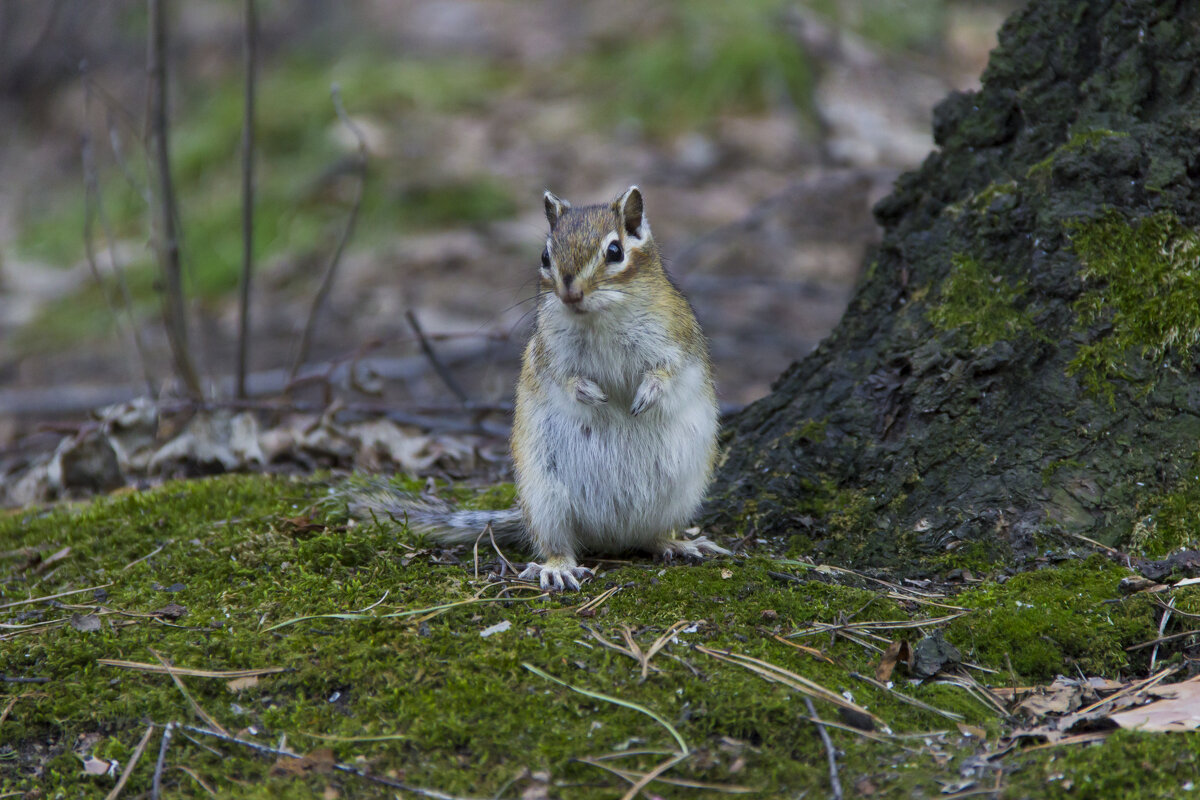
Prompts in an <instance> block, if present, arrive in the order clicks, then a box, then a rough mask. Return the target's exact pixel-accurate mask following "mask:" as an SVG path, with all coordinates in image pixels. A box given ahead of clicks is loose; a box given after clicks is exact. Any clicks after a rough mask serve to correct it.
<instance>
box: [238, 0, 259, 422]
mask: <svg viewBox="0 0 1200 800" xmlns="http://www.w3.org/2000/svg"><path fill="white" fill-rule="evenodd" d="M244 27H245V31H244V37H245V38H244V40H243V42H244V48H243V49H244V50H245V54H246V88H245V109H244V110H243V113H242V285H241V292H240V294H239V296H238V345H237V393H236V394H237V397H238V398H239V399H245V397H246V360H247V352H246V351H247V349H248V348H249V343H250V277H251V275H252V274H253V272H254V84H255V78H256V70H257V61H258V15H257V13H256V11H255V8H254V0H245V25H244Z"/></svg>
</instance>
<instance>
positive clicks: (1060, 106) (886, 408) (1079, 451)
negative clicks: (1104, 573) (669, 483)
mask: <svg viewBox="0 0 1200 800" xmlns="http://www.w3.org/2000/svg"><path fill="white" fill-rule="evenodd" d="M1198 72H1200V4H1197V3H1192V2H1187V1H1186V0H1178V1H1174V0H1159V1H1158V2H1154V1H1153V0H1119V1H1116V2H1114V1H1112V0H1107V1H1103V0H1041V1H1040V2H1033V3H1030V5H1029V6H1028V8H1026V9H1025V10H1023V11H1021V12H1018V13H1017V14H1015V15H1013V16H1012V17H1011V18H1010V19H1009V20H1008V21H1007V22H1006V23H1005V25H1004V27H1003V29H1002V30H1001V33H1000V45H999V47H998V48H997V49H996V50H995V51H994V52H993V53H992V56H991V59H990V62H989V65H988V68H987V70H986V72H985V73H984V76H983V86H982V88H981V89H980V90H979V91H978V92H967V93H954V94H952V95H950V96H949V97H948V98H946V99H945V100H944V101H943V102H942V103H941V104H940V105H939V106H938V107H937V109H936V110H935V112H934V121H933V125H934V139H935V142H936V144H937V145H938V147H939V149H938V150H937V151H935V152H934V153H932V154H931V155H930V156H929V157H928V158H927V159H926V161H925V163H924V164H923V165H922V166H921V168H920V169H919V170H917V171H916V172H913V173H909V174H907V175H904V176H902V177H901V178H900V179H899V180H898V181H897V183H896V186H895V190H894V191H893V193H892V194H891V195H890V196H889V197H887V198H886V199H884V200H883V201H882V202H880V203H879V205H878V206H877V207H876V209H875V214H876V217H877V219H878V220H879V221H880V223H881V224H882V225H883V226H884V229H885V234H884V238H883V242H882V244H881V246H880V249H879V251H878V253H877V254H876V256H875V257H874V259H873V260H872V261H871V262H870V263H869V264H868V266H867V269H866V270H865V271H864V277H863V279H862V281H861V283H860V285H859V287H858V289H857V290H856V294H855V297H854V299H853V300H852V302H851V304H850V307H849V309H848V311H847V312H846V315H845V317H844V318H843V320H842V321H841V323H839V325H838V327H837V328H836V330H835V331H834V332H833V333H832V334H831V335H830V337H829V338H828V339H827V340H826V341H825V342H823V343H822V344H821V345H820V346H819V347H818V348H817V350H816V351H814V352H813V353H812V354H811V355H810V356H808V357H807V358H805V359H804V360H802V361H800V362H798V363H796V364H793V365H792V366H791V367H790V368H789V369H788V370H787V371H786V372H785V373H784V374H783V375H782V376H781V377H780V378H779V379H778V381H777V382H776V384H775V386H774V391H773V393H772V394H771V395H769V396H768V397H766V398H764V399H763V400H761V401H759V402H757V403H755V404H753V405H752V406H750V407H749V408H747V409H746V410H745V411H744V412H743V413H742V414H741V415H740V416H739V417H738V418H737V419H736V420H735V421H734V422H733V423H732V424H731V425H730V426H729V428H728V430H727V431H726V434H725V445H726V450H725V454H724V456H723V461H722V462H721V464H720V466H719V469H718V475H717V479H716V481H715V484H714V488H713V491H712V493H711V495H710V499H709V501H708V503H707V506H706V511H705V517H706V519H705V521H706V522H707V524H708V525H710V526H713V527H715V528H717V529H723V530H725V531H727V532H736V533H738V534H740V535H743V536H744V535H748V534H752V533H757V534H758V536H760V537H775V538H777V539H780V540H783V539H787V540H788V541H789V546H790V548H791V552H793V553H795V554H809V555H815V556H818V557H821V558H825V559H830V560H834V561H836V562H839V563H843V564H849V565H855V566H860V567H876V568H886V569H888V570H890V571H893V572H897V573H901V574H918V573H936V572H938V571H940V570H943V569H948V568H949V567H951V566H952V565H955V564H958V565H960V566H961V565H962V564H963V563H970V564H974V565H981V566H983V567H986V565H990V564H996V563H998V562H999V563H1007V564H1010V565H1011V564H1014V563H1016V564H1020V563H1022V562H1025V563H1029V562H1032V561H1033V560H1035V559H1036V558H1038V557H1039V556H1043V555H1044V554H1045V552H1046V551H1047V549H1050V550H1057V551H1059V552H1063V551H1065V549H1066V543H1070V544H1072V545H1074V546H1078V545H1079V544H1080V541H1081V540H1080V539H1079V537H1080V536H1086V537H1089V538H1092V539H1097V540H1100V541H1103V542H1105V543H1106V544H1116V545H1120V546H1128V547H1135V546H1136V547H1142V548H1143V549H1145V550H1147V551H1150V550H1153V549H1155V547H1158V548H1160V549H1161V548H1165V547H1167V546H1168V544H1169V542H1167V541H1166V540H1165V539H1163V538H1162V536H1161V535H1160V534H1161V533H1162V530H1160V527H1161V526H1159V522H1160V520H1158V517H1157V516H1156V515H1157V514H1159V513H1160V512H1163V511H1164V509H1167V508H1174V507H1175V506H1177V505H1179V503H1180V502H1181V499H1186V498H1188V497H1190V496H1191V495H1189V494H1188V492H1193V493H1195V492H1200V490H1198V489H1197V488H1196V487H1195V484H1197V483H1198V482H1200V480H1198V479H1197V477H1196V476H1197V473H1198V470H1197V463H1198V462H1197V446H1198V445H1200V371H1198V369H1197V367H1198V360H1197V358H1198V355H1200V347H1197V346H1196V345H1197V342H1198V341H1200V260H1198V259H1200V237H1198V236H1197V234H1196V232H1195V228H1196V226H1197V224H1200V197H1198V193H1197V190H1196V187H1195V181H1196V179H1197V178H1198V177H1200V123H1198V122H1197V120H1200V75H1198V74H1197V73H1198ZM1196 499H1197V500H1200V495H1197V496H1196ZM1164 513H1165V512H1164ZM1172 513H1175V512H1172ZM1180 513H1182V512H1180ZM1178 516H1179V514H1176V517H1178ZM1156 526H1157V527H1156ZM1195 530H1196V531H1197V532H1200V525H1198V526H1196V528H1195ZM1135 533H1136V534H1137V535H1136V536H1131V534H1135ZM1156 537H1157V539H1156ZM964 556H969V558H968V559H967V560H966V561H964Z"/></svg>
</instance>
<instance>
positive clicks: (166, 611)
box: [150, 603, 187, 619]
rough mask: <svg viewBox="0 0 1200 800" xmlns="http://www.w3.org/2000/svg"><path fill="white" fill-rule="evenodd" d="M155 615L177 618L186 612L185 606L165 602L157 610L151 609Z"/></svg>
mask: <svg viewBox="0 0 1200 800" xmlns="http://www.w3.org/2000/svg"><path fill="white" fill-rule="evenodd" d="M150 613H151V614H153V615H154V616H156V617H164V618H166V619H179V618H180V617H182V616H183V615H184V614H186V613H187V608H185V607H184V606H181V605H179V603H167V604H166V605H165V606H163V607H162V608H160V609H159V610H158V611H151V612H150Z"/></svg>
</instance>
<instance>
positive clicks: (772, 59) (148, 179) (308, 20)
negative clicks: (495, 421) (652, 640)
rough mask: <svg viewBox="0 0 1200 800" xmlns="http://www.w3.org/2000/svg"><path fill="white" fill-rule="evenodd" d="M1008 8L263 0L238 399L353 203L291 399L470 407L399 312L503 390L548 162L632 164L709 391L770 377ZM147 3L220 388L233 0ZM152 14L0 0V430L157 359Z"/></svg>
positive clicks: (299, 326) (874, 236) (763, 382)
mask: <svg viewBox="0 0 1200 800" xmlns="http://www.w3.org/2000/svg"><path fill="white" fill-rule="evenodd" d="M1017 5H1018V3H1017V2H1014V1H1013V0H997V1H996V2H988V1H985V0H806V1H805V0H802V1H797V0H791V1H788V2H784V1H781V0H739V1H738V2H732V0H687V1H686V2H685V1H684V0H678V1H677V2H668V1H666V0H662V1H660V2H631V0H589V2H586V3H575V2H567V0H522V1H521V2H517V0H438V1H434V0H424V1H421V0H386V1H385V0H362V1H361V2H355V3H328V2H322V1H321V0H288V1H286V2H285V1H284V0H275V1H273V0H259V2H258V3H257V4H256V6H257V10H258V17H259V20H258V21H259V31H260V32H259V52H258V64H259V73H258V83H257V102H256V119H257V131H256V143H257V161H256V178H255V182H256V195H255V199H256V208H255V216H254V246H253V254H254V259H255V273H254V284H253V294H252V302H251V321H250V325H251V332H252V336H251V338H250V349H249V369H250V372H251V373H252V375H251V379H250V384H249V385H250V386H251V388H252V394H257V395H258V396H259V397H278V396H279V394H280V392H281V390H282V388H283V387H284V385H285V384H286V383H287V372H288V368H289V366H290V365H291V363H292V361H293V360H294V358H295V356H296V350H297V346H298V339H299V336H300V332H301V331H302V330H303V328H304V326H305V323H306V320H307V319H308V317H309V315H310V308H311V306H312V304H313V297H314V294H315V292H316V291H317V287H318V285H319V283H320V281H321V279H322V276H323V275H324V273H325V271H326V269H327V267H328V264H329V262H330V260H331V258H332V255H333V253H334V251H335V250H336V249H337V244H338V241H339V238H340V237H341V236H342V234H343V231H344V230H345V228H346V225H347V220H348V219H349V217H350V216H351V215H352V214H353V215H354V230H353V234H352V236H351V237H350V239H349V241H348V245H347V247H346V249H345V251H344V253H343V255H342V257H341V259H340V262H339V264H338V267H337V270H336V274H335V275H334V277H333V281H332V284H331V287H332V288H331V292H330V294H329V296H328V298H327V302H326V303H325V304H324V307H323V309H322V310H321V311H320V312H319V313H318V315H317V316H316V318H315V319H314V321H313V323H312V325H313V331H314V335H313V340H312V347H311V352H310V353H309V354H308V357H307V359H306V363H307V364H308V365H309V366H308V367H306V370H310V371H311V370H316V371H317V372H318V373H320V374H321V375H324V376H326V377H330V376H333V377H330V380H327V381H324V382H323V385H316V384H322V381H316V382H313V383H312V384H310V385H307V386H301V387H293V391H292V392H290V394H289V396H290V397H292V398H297V397H303V396H304V393H305V392H308V393H309V395H308V396H309V397H310V399H313V401H314V402H318V401H319V402H326V401H328V400H329V399H330V398H331V397H335V396H336V397H338V398H342V399H343V400H344V401H345V402H352V401H353V400H354V399H355V398H359V399H361V397H370V398H373V402H377V403H381V404H385V405H387V406H389V407H393V408H398V409H404V408H413V409H421V408H425V410H426V411H428V409H429V407H437V406H438V405H440V404H447V403H449V404H454V403H457V402H458V401H457V400H455V399H454V395H453V394H452V393H451V392H450V390H449V389H448V388H447V385H446V382H445V381H444V380H443V379H441V378H439V377H438V376H437V375H436V370H435V369H434V368H433V364H432V362H430V361H429V359H428V358H427V357H426V356H425V355H423V354H422V351H421V349H420V347H419V342H418V340H417V338H416V336H415V335H414V331H413V328H412V326H411V325H410V323H409V321H408V320H407V319H406V312H410V311H411V312H413V314H415V316H416V317H417V318H418V319H419V321H420V324H421V328H422V329H423V330H424V331H425V333H426V334H427V338H428V343H429V344H430V345H431V346H432V347H433V348H434V349H435V350H436V351H437V353H438V354H439V357H440V359H441V361H442V362H444V365H445V367H446V368H447V369H448V370H449V371H450V372H451V373H452V375H453V379H454V380H455V381H457V383H458V384H459V386H460V388H461V391H462V392H463V393H464V394H465V395H466V396H467V397H468V398H469V400H470V401H471V403H473V404H477V405H479V406H481V407H483V406H486V405H488V404H498V405H499V406H500V407H501V409H502V407H503V404H505V403H508V402H509V401H510V400H511V391H512V385H513V381H514V379H515V375H516V371H517V369H518V367H519V353H520V346H521V343H522V341H523V339H524V337H525V336H526V335H527V332H528V325H529V321H530V314H531V312H532V310H533V308H532V303H531V302H529V298H530V297H531V296H532V294H533V291H534V286H535V274H536V268H537V263H538V257H539V254H540V252H541V248H542V241H543V239H544V236H545V221H544V218H543V216H542V202H541V193H542V191H543V189H546V188H550V189H552V190H553V191H554V192H556V193H557V194H559V195H560V196H562V197H564V198H567V199H569V200H571V201H572V202H574V203H577V204H578V203H593V202H602V201H608V200H611V199H612V198H614V197H615V196H617V195H618V194H619V193H620V192H621V191H622V190H624V189H625V188H626V187H627V186H628V185H630V184H632V183H637V184H639V185H640V186H641V187H642V189H643V191H644V193H645V196H646V198H647V213H648V216H649V218H650V220H651V221H652V223H653V226H654V231H655V234H656V238H657V239H658V241H659V244H660V247H661V248H662V249H663V251H664V254H665V256H666V258H667V261H668V266H669V268H670V269H671V271H672V273H673V275H674V277H675V278H676V279H677V281H678V282H679V283H680V285H681V286H682V287H683V289H684V290H685V292H686V293H687V294H688V295H689V297H690V299H691V300H692V302H693V304H694V305H695V307H696V310H697V314H698V316H699V318H700V321H701V324H702V325H703V326H704V329H705V331H706V332H707V334H708V336H709V338H710V340H711V342H712V352H713V358H714V362H715V365H716V372H717V382H718V389H719V394H720V398H721V401H722V402H723V403H724V404H725V405H726V406H727V407H729V408H734V407H737V406H739V405H741V404H744V403H747V402H750V401H752V400H754V399H755V398H757V397H760V396H762V395H764V394H765V393H767V392H768V391H769V388H770V383H771V381H772V379H773V378H774V377H775V376H776V375H778V374H779V373H780V372H781V371H782V370H783V369H784V368H786V367H787V366H788V364H790V363H791V362H792V361H794V360H796V359H798V358H800V357H802V356H804V355H805V354H806V353H807V352H808V351H810V350H811V349H812V348H813V347H814V346H815V345H816V343H817V342H818V341H819V340H820V339H821V338H822V337H823V336H824V335H826V334H827V333H828V332H829V331H830V330H831V329H832V327H833V325H834V324H835V323H836V322H837V320H838V319H839V317H840V316H841V314H842V311H843V310H844V308H845V306H846V303H847V300H848V298H849V294H850V291H851V289H852V287H853V284H854V281H855V279H856V277H857V275H858V272H859V270H860V268H861V267H862V265H863V263H864V259H865V258H866V257H867V256H868V254H869V252H870V249H871V247H872V246H873V245H874V243H875V242H876V241H877V240H878V231H877V228H876V226H875V223H874V221H873V219H872V217H871V214H870V209H871V206H872V205H873V204H874V203H875V202H876V201H877V200H879V199H880V198H881V197H882V196H884V195H885V194H886V193H887V192H888V190H889V187H890V185H891V183H892V181H893V180H894V179H895V177H896V176H897V175H898V174H899V173H900V172H901V171H904V170H907V169H911V168H913V167H914V166H916V165H917V164H918V163H919V162H920V161H921V160H922V159H923V158H924V157H925V155H926V154H927V153H928V152H929V150H930V149H931V148H932V141H931V138H930V134H929V129H930V111H931V108H932V106H933V105H934V104H935V103H936V102H937V101H938V100H940V99H941V98H942V97H943V96H944V95H945V94H946V93H947V92H948V91H950V90H952V89H969V88H972V87H974V86H976V85H977V83H978V79H979V75H980V73H981V71H982V69H983V67H984V65H985V64H986V60H987V54H988V51H989V50H990V49H991V48H992V47H993V46H994V44H995V38H996V31H997V29H998V27H999V25H1000V23H1001V22H1002V21H1003V19H1004V17H1005V16H1006V15H1007V14H1008V13H1009V12H1011V11H1012V10H1014V9H1015V7H1016V6H1017ZM166 9H167V11H168V15H167V22H168V29H169V36H170V39H169V44H168V48H167V56H168V58H167V66H168V72H169V84H168V89H169V92H168V97H169V120H170V146H171V151H172V158H171V167H172V172H173V177H174V179H175V181H176V190H177V194H178V214H177V217H178V222H179V225H180V229H181V253H182V264H183V270H184V288H185V292H186V298H187V308H188V312H189V315H190V316H189V325H190V335H191V346H192V350H193V355H194V358H195V361H196V362H197V365H198V370H199V372H200V373H201V375H202V377H203V378H204V381H205V391H206V394H207V396H208V397H209V398H213V399H219V398H222V397H228V396H229V395H230V391H231V390H230V383H229V380H230V378H231V376H232V375H233V373H234V369H235V360H236V359H235V352H236V342H237V336H238V315H237V287H238V281H239V274H240V270H241V264H242V236H241V161H240V150H239V148H240V137H241V128H242V118H243V117H242V111H243V81H244V75H245V63H244V53H243V5H242V3H240V2H230V1H219V0H200V1H198V2H197V1H192V2H186V3H184V2H168V3H166ZM148 27H149V22H148V13H147V3H146V2H144V1H138V0H106V1H105V2H96V0H43V1H42V2H32V0H0V115H2V119H3V120H4V124H3V125H2V126H0V176H2V179H0V446H12V445H13V443H14V442H18V441H21V440H23V437H28V436H29V435H30V434H31V432H32V431H35V430H36V425H37V424H39V423H45V422H47V421H53V420H59V421H63V420H68V421H69V420H71V419H75V418H81V417H84V416H86V415H87V414H88V412H89V411H91V410H93V409H95V408H97V407H99V406H102V405H105V404H108V403H115V402H118V401H122V400H126V399H128V398H131V397H134V396H137V395H144V394H146V393H147V392H148V391H150V390H152V391H153V392H154V393H158V392H167V393H168V394H169V393H170V392H171V391H172V386H174V385H176V384H175V383H174V382H173V379H172V370H171V362H170V358H169V350H168V348H167V345H166V339H165V336H164V333H163V328H162V323H161V312H160V305H161V300H160V288H161V287H160V278H159V274H160V273H159V269H158V266H157V263H156V260H155V250H154V247H153V246H152V239H151V235H152V230H153V227H152V218H153V214H152V210H153V208H154V207H155V204H156V202H157V198H156V194H155V193H156V186H155V183H154V180H153V177H154V172H153V166H152V164H153V162H152V158H151V153H149V152H148V149H147V141H148V133H147V132H148V127H147V107H148V106H147V97H148V92H147V34H148ZM334 83H336V84H337V85H338V86H339V87H340V95H341V100H342V103H343V105H344V107H345V110H346V114H347V115H348V117H349V119H350V120H351V121H352V122H353V124H354V127H355V129H357V132H358V133H359V134H360V135H361V138H362V140H363V141H364V142H365V146H366V151H367V165H366V170H365V183H363V184H362V186H361V193H362V194H361V206H360V207H359V208H358V210H357V212H354V206H355V200H356V197H357V196H358V194H359V191H360V180H361V177H362V174H363V172H362V171H361V170H359V169H358V168H357V163H358V162H357V161H356V157H357V153H358V152H359V151H358V139H357V138H356V134H355V131H354V130H352V129H351V128H350V127H349V126H348V125H347V124H346V121H345V120H342V119H339V116H338V114H337V112H336V111H335V107H334V104H333V102H332V101H331V97H330V87H331V84H334ZM88 186H90V187H92V191H91V192H90V193H89V192H87V191H85V187H88ZM85 229H90V232H91V233H90V239H91V249H92V251H93V259H92V261H91V262H89V260H88V258H87V257H86V254H87V247H86V246H85V233H84V232H85ZM118 274H119V275H120V276H121V279H120V280H118ZM135 332H136V335H137V336H136V338H138V339H140V340H141V341H142V342H143V345H144V349H145V353H144V355H141V356H139V353H138V351H137V348H136V347H135V346H134V342H135V336H134V334H135ZM359 357H361V358H359ZM356 359H357V360H356ZM331 364H332V365H335V366H336V365H341V366H343V367H345V369H343V371H342V372H341V373H338V375H337V376H335V375H334V373H332V372H330V370H329V369H328V366H329V365H331ZM346 365H350V367H346ZM356 370H357V372H356ZM347 372H348V373H349V377H346V374H347ZM339 376H340V377H339Z"/></svg>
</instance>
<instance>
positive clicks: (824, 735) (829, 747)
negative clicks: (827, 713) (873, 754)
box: [804, 697, 842, 800]
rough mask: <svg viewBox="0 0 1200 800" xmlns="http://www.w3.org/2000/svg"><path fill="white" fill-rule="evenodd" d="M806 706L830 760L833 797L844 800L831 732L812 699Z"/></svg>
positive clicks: (830, 782)
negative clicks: (818, 714) (826, 728)
mask: <svg viewBox="0 0 1200 800" xmlns="http://www.w3.org/2000/svg"><path fill="white" fill-rule="evenodd" d="M804 705H805V706H807V707H808V716H809V717H811V718H812V721H813V724H814V725H816V726H817V733H819V734H821V744H823V745H825V757H826V758H827V759H828V760H829V784H830V787H831V788H832V790H833V795H832V797H833V799H834V800H842V782H841V781H840V780H839V779H838V765H837V750H835V749H834V747H833V741H832V740H831V739H830V738H829V731H827V730H825V722H824V721H823V720H822V719H821V718H820V717H818V716H817V709H816V707H814V706H813V701H812V699H810V698H808V697H805V698H804Z"/></svg>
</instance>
